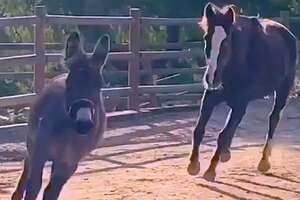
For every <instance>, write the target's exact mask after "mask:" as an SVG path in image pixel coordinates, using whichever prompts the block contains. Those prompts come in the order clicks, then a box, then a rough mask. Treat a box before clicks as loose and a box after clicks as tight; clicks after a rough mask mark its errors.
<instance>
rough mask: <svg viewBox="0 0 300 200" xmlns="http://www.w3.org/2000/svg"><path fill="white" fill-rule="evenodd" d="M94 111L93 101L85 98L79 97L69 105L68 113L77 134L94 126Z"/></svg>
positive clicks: (86, 131) (85, 131)
mask: <svg viewBox="0 0 300 200" xmlns="http://www.w3.org/2000/svg"><path fill="white" fill-rule="evenodd" d="M94 112H95V110H94V104H93V102H91V101H89V100H87V99H79V100H77V101H75V102H73V104H72V105H71V106H70V109H69V115H70V117H71V119H72V120H73V122H74V126H75V130H76V131H77V132H78V133H79V134H81V135H85V134H87V133H88V132H89V131H90V130H91V129H92V128H93V127H94V122H93V115H94Z"/></svg>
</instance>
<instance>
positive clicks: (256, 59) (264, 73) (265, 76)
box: [188, 3, 297, 180]
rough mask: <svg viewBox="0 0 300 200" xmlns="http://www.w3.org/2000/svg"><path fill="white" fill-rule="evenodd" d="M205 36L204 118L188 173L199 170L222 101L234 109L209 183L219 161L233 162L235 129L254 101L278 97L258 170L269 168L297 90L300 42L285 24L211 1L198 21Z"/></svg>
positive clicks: (196, 134) (221, 137)
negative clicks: (207, 135)
mask: <svg viewBox="0 0 300 200" xmlns="http://www.w3.org/2000/svg"><path fill="white" fill-rule="evenodd" d="M200 24H201V26H202V28H204V30H205V32H206V34H205V36H204V39H205V54H206V58H207V65H208V68H207V71H206V74H205V78H204V82H205V85H206V87H207V89H206V91H205V93H204V96H203V98H202V105H201V110H200V117H199V119H198V122H197V125H196V128H195V130H194V137H193V149H192V152H191V156H190V164H189V166H188V172H189V173H190V174H191V175H196V174H198V173H199V171H200V163H199V161H198V159H199V145H200V143H201V141H202V139H203V137H204V134H205V126H206V124H207V122H208V120H209V118H210V116H211V114H212V112H213V109H214V107H215V106H216V105H217V104H219V103H220V102H226V103H227V104H228V106H229V107H230V108H231V111H230V113H229V115H228V119H227V122H226V125H225V127H224V129H223V130H222V131H221V132H220V134H219V137H218V146H217V149H216V152H215V154H214V156H213V158H212V160H211V163H210V166H209V168H208V170H207V171H206V172H205V174H204V178H205V179H207V180H214V179H215V176H216V172H215V170H216V167H217V164H218V162H219V160H221V161H222V162H226V161H228V160H229V159H230V146H231V142H232V139H233V137H234V133H235V131H236V128H237V127H238V125H239V123H240V121H241V120H242V118H243V116H244V114H245V112H246V108H247V105H248V103H249V102H250V101H251V100H255V99H258V98H262V97H264V96H266V95H270V94H275V95H274V97H275V101H274V106H273V110H272V112H271V114H270V119H269V131H268V134H267V139H266V143H265V147H264V150H263V154H262V159H261V160H260V163H259V165H258V170H259V171H262V172H265V171H267V170H269V169H270V167H271V165H270V162H269V157H270V155H271V141H272V138H273V134H274V131H275V129H276V126H277V124H278V122H279V119H280V113H281V111H282V110H283V108H284V107H285V105H286V101H287V98H288V95H289V92H290V90H291V88H292V87H293V83H294V77H295V65H296V60H297V56H296V38H295V36H294V35H293V34H292V33H291V32H290V31H289V30H288V29H287V28H286V27H284V26H283V25H281V24H279V23H277V22H274V21H272V20H268V19H260V18H257V17H247V16H241V15H237V14H236V13H235V12H234V9H233V8H232V7H230V6H225V7H223V8H218V7H217V6H215V5H213V4H211V3H208V4H207V5H206V7H205V9H204V17H203V20H202V22H201V23H200Z"/></svg>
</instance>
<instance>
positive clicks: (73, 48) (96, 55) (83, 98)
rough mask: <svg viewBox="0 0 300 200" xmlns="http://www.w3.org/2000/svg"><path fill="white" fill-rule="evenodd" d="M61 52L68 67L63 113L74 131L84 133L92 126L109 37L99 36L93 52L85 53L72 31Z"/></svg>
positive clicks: (78, 38) (108, 47) (98, 100)
mask: <svg viewBox="0 0 300 200" xmlns="http://www.w3.org/2000/svg"><path fill="white" fill-rule="evenodd" d="M65 51H66V52H65V63H66V65H67V67H68V68H69V74H68V77H67V79H66V108H67V113H68V115H69V116H70V118H71V119H72V121H73V122H74V124H75V129H76V130H77V132H78V133H80V134H86V133H88V132H89V130H90V129H91V128H93V127H94V124H95V119H94V118H95V110H96V106H99V105H98V104H99V103H101V102H100V96H99V95H100V93H99V92H100V89H101V87H102V74H101V71H102V67H103V66H104V65H105V63H106V60H107V55H108V52H109V51H110V38H109V36H108V35H105V36H103V37H102V38H100V39H99V40H98V42H97V44H96V46H95V48H94V51H93V53H92V54H91V55H88V54H86V53H85V52H84V51H83V49H82V45H81V42H80V37H79V34H78V33H76V32H73V33H71V34H70V36H69V38H68V39H67V44H66V50H65ZM53 112H55V110H54V111H53Z"/></svg>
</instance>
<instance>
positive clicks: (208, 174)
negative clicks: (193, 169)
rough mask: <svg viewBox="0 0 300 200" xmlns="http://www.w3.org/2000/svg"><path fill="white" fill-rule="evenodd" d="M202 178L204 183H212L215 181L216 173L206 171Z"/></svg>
mask: <svg viewBox="0 0 300 200" xmlns="http://www.w3.org/2000/svg"><path fill="white" fill-rule="evenodd" d="M203 178H204V179H205V180H206V181H209V182H214V181H215V179H216V172H215V171H213V170H207V171H206V172H205V173H204V175H203Z"/></svg>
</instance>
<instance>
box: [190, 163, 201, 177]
mask: <svg viewBox="0 0 300 200" xmlns="http://www.w3.org/2000/svg"><path fill="white" fill-rule="evenodd" d="M187 171H188V173H189V174H190V175H191V176H196V175H197V174H199V172H200V162H199V161H197V162H190V164H189V165H188V168H187Z"/></svg>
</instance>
